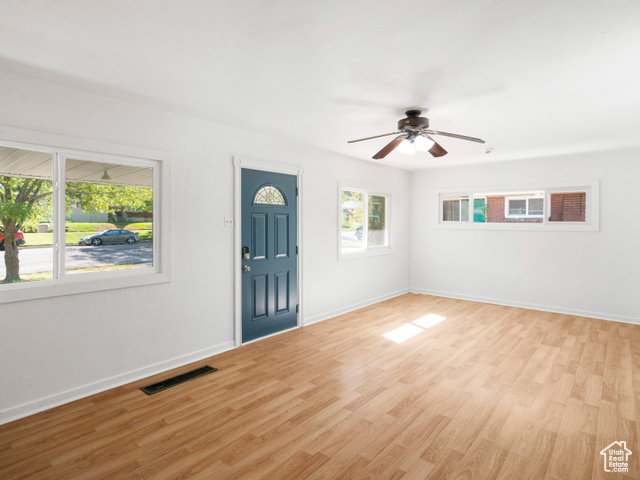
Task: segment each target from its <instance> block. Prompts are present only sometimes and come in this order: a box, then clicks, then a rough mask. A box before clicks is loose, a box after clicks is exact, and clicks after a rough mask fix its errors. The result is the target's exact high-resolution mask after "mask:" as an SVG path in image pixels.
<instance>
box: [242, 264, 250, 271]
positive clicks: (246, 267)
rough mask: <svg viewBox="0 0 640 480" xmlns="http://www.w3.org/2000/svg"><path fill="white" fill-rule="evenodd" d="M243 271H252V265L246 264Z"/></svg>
mask: <svg viewBox="0 0 640 480" xmlns="http://www.w3.org/2000/svg"><path fill="white" fill-rule="evenodd" d="M242 271H243V272H250V271H251V267H250V266H249V265H245V266H244V267H242Z"/></svg>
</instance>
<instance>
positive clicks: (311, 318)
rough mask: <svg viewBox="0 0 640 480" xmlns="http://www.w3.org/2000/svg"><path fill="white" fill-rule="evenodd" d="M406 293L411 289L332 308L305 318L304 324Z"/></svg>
mask: <svg viewBox="0 0 640 480" xmlns="http://www.w3.org/2000/svg"><path fill="white" fill-rule="evenodd" d="M405 293H409V289H408V288H407V289H403V290H398V291H397V292H393V293H388V294H386V295H382V296H380V297H376V298H371V299H369V300H365V301H364V302H360V303H356V304H353V305H349V306H347V307H342V308H338V309H336V310H332V311H330V312H326V313H323V314H321V315H316V316H314V317H310V318H305V319H304V320H303V321H302V325H303V326H305V327H306V326H307V325H311V324H313V323H318V322H321V321H323V320H327V319H329V318H333V317H337V316H338V315H344V314H345V313H349V312H353V311H354V310H358V309H359V308H364V307H368V306H369V305H373V304H376V303H380V302H383V301H385V300H389V299H390V298H395V297H399V296H400V295H404V294H405Z"/></svg>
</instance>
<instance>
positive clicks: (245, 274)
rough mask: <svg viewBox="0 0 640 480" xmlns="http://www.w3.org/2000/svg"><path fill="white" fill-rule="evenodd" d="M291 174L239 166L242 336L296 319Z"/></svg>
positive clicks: (254, 335) (267, 332)
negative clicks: (240, 188)
mask: <svg viewBox="0 0 640 480" xmlns="http://www.w3.org/2000/svg"><path fill="white" fill-rule="evenodd" d="M296 180H297V179H296V177H295V176H294V175H285V174H282V173H272V172H262V171H259V170H249V169H242V195H241V196H242V225H241V229H242V234H241V237H242V240H241V243H242V252H241V255H242V270H243V271H242V341H243V342H248V341H250V340H255V339H256V338H260V337H264V336H265V335H270V334H272V333H276V332H279V331H282V330H286V329H287V328H291V327H295V326H297V324H298V314H297V305H298V254H297V238H298V228H297V225H298V222H297V195H296V191H297V189H296V185H297V182H296Z"/></svg>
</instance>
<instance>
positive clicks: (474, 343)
mask: <svg viewBox="0 0 640 480" xmlns="http://www.w3.org/2000/svg"><path fill="white" fill-rule="evenodd" d="M440 317H442V318H440ZM413 322H418V323H419V324H421V325H422V327H419V326H417V325H416V323H413ZM396 329H399V330H398V331H397V332H396V333H401V334H406V335H405V336H408V335H409V334H411V333H414V334H415V335H414V336H412V337H410V338H407V339H406V340H404V341H402V342H401V343H396V341H393V340H390V339H389V338H388V337H385V334H388V333H389V332H391V331H394V330H396ZM114 354H117V352H114ZM205 364H209V365H212V366H214V367H217V368H218V369H219V371H218V372H215V373H212V374H209V375H206V376H204V377H201V378H198V379H195V380H193V381H191V382H188V383H185V384H183V385H180V386H177V387H174V388H172V389H170V390H167V391H165V392H162V393H158V394H156V395H153V396H147V395H145V394H144V393H142V392H141V391H140V390H138V388H139V387H141V386H144V385H147V384H150V383H153V382H155V381H158V380H161V379H163V378H166V377H169V376H172V375H176V374H179V373H182V372H184V371H187V370H190V369H192V368H196V367H199V366H202V365H205ZM639 414H640V326H637V325H629V324H623V323H617V322H611V321H604V320H595V319H589V318H584V317H576V316H571V315H561V314H556V313H547V312H539V311H534V310H525V309H519V308H512V307H505V306H498V305H489V304H483V303H475V302H468V301H461V300H454V299H447V298H440V297H433V296H427V295H412V294H407V295H403V296H400V297H397V298H394V299H391V300H388V301H385V302H382V303H378V304H376V305H373V306H370V307H367V308H363V309H361V310H358V311H355V312H352V313H348V314H345V315H341V316H339V317H335V318H332V319H329V320H326V321H323V322H320V323H317V324H314V325H311V326H308V327H304V328H301V329H297V330H293V331H289V332H286V333H283V334H281V335H277V336H274V337H270V338H267V339H263V340H261V341H258V342H255V343H252V344H248V345H245V346H242V347H240V348H238V349H235V350H232V351H229V352H226V353H223V354H221V355H217V356H215V357H212V358H209V359H206V360H203V361H201V362H197V363H194V364H192V365H188V366H185V367H183V368H180V369H176V370H173V371H170V372H165V373H164V374H162V375H157V376H155V377H152V378H148V379H145V380H142V381H139V382H135V383H132V384H129V385H125V386H122V387H118V388H115V389H112V390H109V391H107V392H104V393H101V394H98V395H94V396H91V397H88V398H85V399H82V400H78V401H76V402H73V403H70V404H67V405H63V406H61V407H57V408H54V409H51V410H48V411H46V412H42V413H40V414H37V415H33V416H31V417H28V418H24V419H21V420H18V421H15V422H12V423H9V424H6V425H3V426H0V478H1V479H3V480H9V479H27V478H28V479H47V480H52V479H65V480H67V479H82V480H92V479H115V480H121V479H122V480H124V479H145V480H147V479H162V480H167V479H178V478H194V479H214V480H224V479H233V480H240V479H269V480H276V479H296V480H301V479H331V480H333V479H403V480H406V479H420V480H422V479H509V480H513V479H517V480H522V479H541V480H544V479H547V480H570V479H589V478H597V479H638V478H640V470H639V468H638V467H639V464H640V448H639V445H638V425H637V417H638V415H639ZM614 441H625V442H626V445H627V448H629V449H630V450H631V451H632V452H633V453H632V455H631V456H630V457H629V471H628V472H627V473H624V474H622V473H605V472H604V468H603V467H604V459H603V457H602V456H601V455H600V450H602V449H603V448H605V447H606V446H608V445H609V444H610V443H612V442H614Z"/></svg>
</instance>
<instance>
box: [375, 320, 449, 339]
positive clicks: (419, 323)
mask: <svg viewBox="0 0 640 480" xmlns="http://www.w3.org/2000/svg"><path fill="white" fill-rule="evenodd" d="M443 320H446V317H442V316H440V315H436V314H435V313H430V314H428V315H425V316H424V317H420V318H419V319H417V320H414V321H413V322H411V323H405V324H404V325H402V326H401V327H398V328H395V329H393V330H391V331H390V332H387V333H385V334H384V335H383V336H384V337H386V338H388V339H389V340H391V341H393V342H396V343H398V344H399V343H402V342H404V341H405V340H408V339H410V338H411V337H415V336H416V335H418V334H419V333H422V332H424V331H425V329H427V328H431V327H433V326H434V325H436V324H438V323H440V322H441V321H443Z"/></svg>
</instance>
